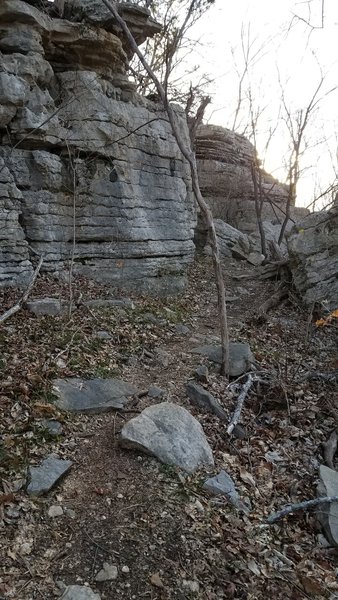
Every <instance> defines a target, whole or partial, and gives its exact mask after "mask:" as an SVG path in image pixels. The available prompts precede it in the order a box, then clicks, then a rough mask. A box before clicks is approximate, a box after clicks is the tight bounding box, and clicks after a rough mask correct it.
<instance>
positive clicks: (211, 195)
mask: <svg viewBox="0 0 338 600" xmlns="http://www.w3.org/2000/svg"><path fill="white" fill-rule="evenodd" d="M196 156H197V160H198V173H199V180H200V186H201V190H202V193H203V194H204V196H205V198H206V199H207V200H208V202H209V204H210V206H211V208H212V211H213V214H214V216H215V217H217V218H220V219H222V220H223V221H226V222H227V223H229V224H230V225H232V226H233V227H236V228H237V229H239V230H240V231H242V232H244V233H247V234H249V235H250V234H253V235H256V236H257V233H258V228H257V217H256V210H255V194H254V185H253V180H252V174H251V165H252V163H253V160H254V159H255V149H254V147H253V145H252V144H251V143H250V142H249V141H248V140H247V139H246V138H245V137H244V136H242V135H238V134H237V133H235V132H233V131H230V130H229V129H224V128H223V127H219V126H217V125H202V126H200V127H199V128H198V130H197V136H196ZM260 174H261V190H262V194H263V196H264V197H265V198H266V200H265V201H264V204H263V210H262V219H263V222H264V223H265V229H266V230H267V239H268V240H269V239H275V238H276V237H278V233H279V230H280V226H281V224H282V222H283V219H284V214H285V205H286V201H287V195H288V189H287V186H285V185H283V184H281V183H279V182H278V181H277V180H276V179H274V178H273V177H272V176H271V175H269V174H268V173H266V172H265V171H264V170H263V169H262V170H261V172H260ZM304 211H305V212H304ZM291 212H292V217H295V216H296V218H297V219H298V217H299V216H304V214H306V210H305V209H297V208H294V207H293V208H292V211H291ZM257 237H258V236H257Z"/></svg>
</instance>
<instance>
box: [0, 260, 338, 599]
mask: <svg viewBox="0 0 338 600" xmlns="http://www.w3.org/2000/svg"><path fill="white" fill-rule="evenodd" d="M253 272H254V271H253V270H252V269H251V268H250V267H248V266H247V265H246V264H244V263H242V262H238V261H236V262H235V261H234V262H232V263H231V264H229V265H228V266H227V293H228V296H229V298H230V301H229V303H228V308H229V323H230V331H231V337H232V339H236V340H238V341H248V342H249V343H250V345H251V348H252V351H253V352H254V354H255V357H256V360H257V363H258V368H259V369H265V370H267V371H269V373H273V374H274V379H275V383H274V385H272V386H271V387H270V388H269V389H267V390H266V389H259V388H257V389H255V391H252V393H251V394H250V396H249V398H248V401H247V403H246V405H245V409H244V411H243V423H242V424H243V427H244V432H245V437H244V439H237V438H229V437H228V436H227V435H226V432H225V428H224V424H221V423H220V421H219V420H218V419H217V418H216V417H213V416H210V415H207V414H202V413H201V412H199V411H198V410H197V409H196V408H195V407H192V406H191V405H189V402H188V399H187V397H186V395H185V391H184V384H185V383H186V381H187V380H188V379H189V378H191V377H192V372H193V370H194V368H195V367H196V366H197V365H198V364H202V363H205V364H206V361H204V360H203V359H202V358H201V357H198V356H196V355H194V354H192V353H191V350H192V349H193V347H194V346H196V345H198V344H201V343H203V342H204V341H215V340H216V338H217V335H218V333H217V306H216V304H215V297H216V294H215V286H214V283H213V281H212V272H211V267H210V263H209V262H208V260H207V259H204V260H203V261H202V262H200V263H198V264H197V265H196V266H195V267H194V270H193V272H192V273H191V277H190V286H189V289H188V291H187V293H186V295H185V296H184V297H183V298H181V299H180V300H179V301H175V302H167V303H164V302H159V303H156V302H153V303H151V302H150V303H148V304H147V303H146V302H145V301H144V302H143V303H138V302H137V301H136V308H135V309H134V311H133V312H131V313H128V314H126V312H124V313H123V311H122V312H121V311H120V313H119V316H116V315H115V316H114V319H115V320H114V322H112V321H109V319H111V316H109V315H108V312H107V311H90V312H89V311H87V310H85V309H84V308H83V309H79V311H77V313H78V316H74V318H73V321H72V323H71V324H70V325H69V324H68V326H67V327H65V326H64V325H62V322H61V321H60V323H61V324H60V323H59V322H58V321H55V320H54V325H53V323H52V322H50V320H46V321H44V323H43V324H44V325H45V328H44V334H43V335H42V333H41V321H40V322H39V320H38V319H32V318H31V317H27V314H25V315H19V316H18V317H17V319H13V321H11V324H10V326H9V327H12V328H14V330H12V333H11V330H10V329H9V330H8V328H7V329H6V331H5V334H4V337H3V339H2V343H3V344H4V347H5V344H7V345H6V348H5V350H4V356H5V359H4V360H5V363H6V365H5V366H6V368H7V370H6V368H4V377H3V382H4V383H5V384H6V381H7V382H8V381H11V384H12V388H10V386H9V384H7V387H6V385H5V386H4V388H3V389H2V396H1V400H2V409H3V416H4V423H5V426H6V427H7V428H9V430H7V436H6V435H4V436H3V440H4V441H5V445H4V448H5V450H6V454H5V455H4V457H3V466H4V471H3V472H4V475H3V477H4V480H5V483H6V481H7V482H10V481H13V479H15V477H18V475H17V474H18V473H20V472H23V462H24V461H26V463H27V462H28V463H32V462H34V461H35V462H38V460H39V459H40V457H42V456H44V455H45V454H46V453H47V450H48V452H50V451H56V452H58V454H59V455H60V456H63V457H65V458H71V459H72V460H73V461H74V465H73V467H72V469H71V471H70V473H69V474H68V475H67V476H66V478H65V479H64V480H63V481H62V482H61V483H60V484H59V485H58V486H57V487H56V488H55V490H53V491H52V492H50V493H49V494H48V496H47V497H44V498H39V499H31V498H28V497H27V496H26V494H25V493H24V492H19V493H17V494H15V495H14V497H13V498H11V499H10V500H11V501H6V502H5V501H4V500H3V502H2V517H3V521H2V528H1V529H0V536H1V541H2V544H1V549H0V598H1V597H3V598H6V599H7V598H15V599H16V600H30V599H33V598H46V599H47V598H48V599H50V598H53V597H57V596H58V595H59V594H60V589H61V588H62V584H61V583H60V582H62V583H63V584H66V585H70V584H75V583H77V584H79V585H85V584H88V585H90V586H91V587H92V588H93V589H95V590H96V591H97V592H99V593H100V594H101V598H102V600H113V599H115V598H121V599H141V598H149V599H150V598H151V599H153V600H160V599H168V600H171V599H176V598H177V599H189V598H200V599H206V600H216V599H217V600H218V599H222V598H238V599H242V598H243V599H244V598H245V599H256V598H257V599H261V598H262V599H263V598H268V597H271V598H281V599H282V598H283V599H284V598H285V597H289V598H292V599H296V598H304V597H305V598H309V597H310V598H312V597H317V598H318V597H321V598H328V599H329V598H331V599H332V600H333V598H335V597H336V596H334V594H335V593H337V594H338V585H337V583H336V577H335V568H336V566H337V565H336V564H335V562H336V558H335V551H333V550H331V549H327V548H324V547H322V546H320V545H319V543H318V540H317V535H318V530H317V528H316V521H315V517H314V516H311V515H310V516H309V515H305V514H298V515H296V516H294V517H291V518H289V519H288V520H287V521H285V522H283V524H278V525H276V526H273V527H266V526H263V527H262V523H263V522H264V518H266V516H267V515H268V514H269V513H270V512H271V511H273V510H275V509H276V508H278V507H280V506H281V505H284V504H286V503H287V502H290V501H292V502H294V501H299V500H302V499H304V498H311V497H313V495H314V494H315V483H316V479H317V472H318V464H319V463H320V462H321V461H322V457H321V454H320V443H321V442H323V441H325V440H326V439H327V437H328V435H329V433H330V431H331V430H332V429H333V428H334V426H335V421H334V418H333V417H332V410H331V412H330V410H329V409H330V408H331V409H332V407H333V408H334V402H335V399H334V394H335V390H334V388H333V386H332V385H330V384H327V385H326V386H325V387H324V386H323V384H311V385H310V384H308V383H307V384H304V382H302V381H301V379H302V374H303V373H304V372H305V371H308V370H311V369H318V370H330V368H331V369H332V365H333V360H334V358H333V353H334V345H335V343H336V331H319V330H318V331H317V330H315V328H314V327H313V325H312V324H311V323H310V322H309V316H308V314H307V313H306V312H304V311H303V310H302V309H300V308H299V306H298V305H297V303H296V302H295V303H294V304H290V303H288V304H287V305H284V306H282V307H279V308H278V310H276V311H275V312H272V313H271V315H269V318H268V320H267V322H266V323H264V324H262V325H257V324H255V323H256V321H255V320H254V319H253V312H254V310H255V309H256V308H257V307H258V306H259V305H260V304H261V303H262V302H263V301H264V300H265V299H266V298H267V297H268V296H269V294H271V292H272V289H273V284H271V283H266V282H261V281H259V280H258V279H234V278H233V276H236V277H237V276H239V275H245V274H246V275H252V273H253ZM48 285H49V286H50V285H51V284H50V282H49V283H48V282H47V281H46V282H45V283H41V290H37V295H38V292H40V293H41V292H45V290H47V289H48V295H52V292H53V289H50V288H48ZM43 286H45V288H43ZM102 293H103V292H102ZM46 295H47V294H46ZM231 298H233V300H231ZM10 300H11V298H10V297H8V298H7V302H10ZM151 315H152V316H151ZM77 320H78V321H77ZM56 322H57V323H58V324H57V325H55V323H56ZM178 323H179V324H180V325H182V324H183V325H185V326H186V327H187V328H189V330H187V331H186V332H185V333H182V332H181V331H182V328H180V327H177V324H178ZM109 327H110V329H109V331H111V332H112V339H111V340H110V341H109V342H102V341H100V342H98V341H97V340H96V342H93V336H92V334H93V331H94V330H101V329H107V328H109ZM77 328H78V329H79V331H78V333H75V334H74V331H75V332H76V331H77ZM39 330H40V331H39ZM51 331H52V334H51ZM18 332H21V342H20V343H19V344H18V342H17V343H16V345H15V344H14V341H13V339H12V338H13V336H16V335H17V334H18ZM44 336H46V337H44ZM53 336H54V337H53ZM72 336H73V341H71V342H70V340H71V339H72ZM77 338H78V339H77ZM51 339H52V340H54V341H53V342H51ZM48 340H49V347H48V345H47V344H48ZM74 340H75V341H74ZM69 344H70V345H69ZM18 345H19V346H20V347H18ZM67 345H68V346H69V347H68V350H67ZM65 348H66V351H64V350H65ZM158 349H160V350H161V351H164V352H165V353H167V355H166V356H165V358H163V356H164V355H163V352H162V353H161V352H160V353H158ZM63 351H64V352H63ZM60 353H61V354H60ZM58 355H59V356H58ZM57 356H58V358H57V360H56V361H55V357H57ZM60 359H61V360H60ZM13 361H14V367H13ZM15 361H18V362H19V363H20V368H21V369H22V373H23V376H22V378H21V379H22V381H23V383H22V381H21V383H19V382H18V381H16V380H15ZM53 361H54V362H53ZM57 361H59V362H57ZM54 363H55V364H56V366H55V364H54ZM29 365H31V366H30V367H29ZM42 365H47V367H45V372H44V374H43V377H42V382H41V381H40V380H39V379H38V375H39V373H40V375H41V369H43V366H42ZM98 367H99V368H98ZM100 370H101V372H102V374H103V375H104V376H110V375H112V374H113V373H114V372H115V371H116V370H117V372H118V373H119V375H120V376H121V377H122V378H123V379H125V380H126V381H129V382H130V383H133V384H135V385H136V386H137V387H138V389H140V390H147V389H148V388H149V386H150V385H152V384H155V385H157V386H158V387H160V388H161V389H163V391H164V396H163V399H164V400H169V401H171V402H174V403H178V404H180V405H182V406H184V407H186V408H187V409H188V410H190V411H191V413H192V414H193V415H194V416H195V417H196V418H197V419H198V420H199V421H200V422H201V424H202V426H203V428H204V431H205V432H206V435H207V437H208V440H209V442H210V444H211V445H212V448H213V452H214V456H215V470H214V473H215V472H218V471H219V470H220V469H225V470H226V471H227V472H229V474H231V476H232V477H233V479H234V480H235V482H236V486H237V488H238V491H239V492H240V494H241V496H242V497H243V498H244V499H246V501H247V502H248V503H249V504H250V505H251V508H252V510H251V512H250V514H249V515H243V514H239V513H237V512H236V511H235V510H234V509H233V508H232V507H231V506H230V505H229V504H228V503H226V502H216V501H215V500H212V499H210V498H208V497H207V496H206V495H205V493H204V492H203V490H202V488H201V484H202V483H203V480H204V478H205V473H197V474H196V475H194V476H189V477H188V476H185V475H182V474H180V473H178V472H176V470H175V469H174V468H171V467H167V466H165V465H161V464H159V463H158V462H157V461H156V460H155V459H153V458H150V457H148V456H144V455H139V454H138V453H135V452H131V451H127V450H122V449H120V448H119V446H118V439H119V432H120V430H121V428H122V427H123V424H124V423H125V421H126V420H128V419H129V418H132V416H133V413H126V414H123V413H115V414H105V415H98V416H90V417H89V416H77V417H75V418H74V417H72V418H70V417H64V423H63V425H64V436H62V437H61V438H60V439H58V440H56V441H55V440H51V439H45V438H42V439H40V442H39V443H38V442H37V441H36V439H35V438H34V435H33V436H32V435H31V436H29V435H27V432H30V431H33V432H35V433H36V429H34V421H35V420H36V419H37V418H38V417H41V416H46V415H47V416H50V415H51V416H56V417H57V418H61V419H62V418H63V417H62V415H60V414H58V413H57V412H56V411H55V408H54V407H53V405H49V402H48V393H47V392H48V389H49V388H48V385H47V382H50V380H51V379H52V377H54V376H57V375H58V376H60V375H62V376H69V375H70V374H71V375H74V374H81V375H82V374H85V375H90V374H92V375H98V374H100ZM9 378H11V379H10V380H9ZM34 378H35V379H34ZM25 382H26V383H25ZM14 384H15V385H14ZM20 385H21V386H22V385H26V386H27V387H28V391H27V390H26V391H25V390H24V391H22V390H21V391H20V387H19V386H20ZM226 386H227V381H226V380H224V379H222V378H220V377H219V376H218V374H217V372H216V370H215V369H214V370H213V368H212V367H211V368H210V375H209V383H208V384H207V385H206V387H207V389H209V391H211V392H212V393H213V394H214V395H215V396H216V397H217V398H218V399H219V400H220V401H221V402H223V404H224V408H225V410H226V411H228V412H229V418H230V415H231V411H232V409H233V407H234V399H233V400H232V399H231V398H229V394H228V392H226ZM9 388H10V389H9ZM42 390H44V395H43V396H41V394H42ZM20 394H21V395H20ZM24 394H26V396H24ZM15 395H16V396H15ZM22 396H24V398H23V399H22ZM15 398H16V404H17V406H16V404H15V402H14V399H15ZM157 401H158V400H153V399H151V398H149V396H147V395H145V396H143V397H142V398H141V399H140V401H139V403H138V404H137V406H136V407H135V411H141V410H142V409H143V408H144V407H145V406H148V405H149V404H151V403H154V402H157ZM160 401H161V400H160ZM48 406H51V407H52V408H51V409H50V415H48V414H47V413H48V411H49V408H48ZM25 412H26V414H25ZM14 413H15V414H14ZM11 419H12V421H11ZM18 423H19V424H20V427H21V429H20V428H19V431H18ZM8 431H9V434H8ZM13 439H14V440H16V443H17V455H18V456H17V458H18V466H17V468H15V464H14V462H15V461H14V462H13V457H15V453H16V449H15V448H14V451H13V443H14V442H13ZM23 442H24V443H25V448H26V450H25V455H24V457H22V456H21V457H20V452H21V448H22V444H23ZM6 444H7V445H8V447H7V446H6ZM11 444H12V445H11ZM29 445H31V446H30V447H29ZM19 458H21V459H22V460H21V462H20V460H19ZM6 461H7V464H6ZM16 473H17V474H16ZM15 474H16V475H15ZM3 492H6V489H5V486H4V489H3ZM0 498H1V496H0ZM51 506H60V507H62V511H63V514H62V515H60V516H58V517H54V518H52V517H49V516H48V510H49V508H50V507H51ZM11 515H12V516H11ZM103 563H109V564H111V565H116V566H117V568H118V576H117V579H116V580H113V581H106V582H102V583H98V582H97V581H96V580H95V578H96V575H97V573H98V572H99V571H100V570H101V568H102V565H103ZM58 582H59V583H58ZM337 597H338V596H337Z"/></svg>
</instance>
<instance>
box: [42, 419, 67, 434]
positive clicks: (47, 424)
mask: <svg viewBox="0 0 338 600" xmlns="http://www.w3.org/2000/svg"><path fill="white" fill-rule="evenodd" d="M38 425H40V426H41V427H43V428H44V429H47V431H48V433H49V435H54V436H58V435H61V434H62V433H63V427H62V423H60V421H55V420H54V419H41V420H40V421H38Z"/></svg>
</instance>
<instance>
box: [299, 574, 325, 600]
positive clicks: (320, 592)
mask: <svg viewBox="0 0 338 600" xmlns="http://www.w3.org/2000/svg"><path fill="white" fill-rule="evenodd" d="M299 579H300V580H301V582H302V585H303V588H304V590H305V592H306V593H307V594H309V595H311V596H320V597H321V598H324V596H325V589H324V588H323V586H322V585H321V584H320V583H319V581H316V579H314V578H313V577H309V576H308V575H302V574H300V575H299Z"/></svg>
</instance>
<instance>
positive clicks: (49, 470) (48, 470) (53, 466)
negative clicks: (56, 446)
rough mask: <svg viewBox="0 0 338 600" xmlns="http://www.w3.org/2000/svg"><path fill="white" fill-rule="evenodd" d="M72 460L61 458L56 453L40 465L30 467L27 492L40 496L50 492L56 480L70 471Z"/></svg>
mask: <svg viewBox="0 0 338 600" xmlns="http://www.w3.org/2000/svg"><path fill="white" fill-rule="evenodd" d="M72 464H73V463H72V461H71V460H61V459H60V458H58V457H57V456H55V455H54V454H50V455H49V456H47V458H45V459H44V460H43V461H42V463H41V465H40V466H39V467H29V468H28V477H29V480H30V483H29V485H28V486H27V492H28V494H30V495H31V496H40V495H41V494H45V493H47V492H49V490H50V489H51V488H52V487H53V486H54V485H55V484H56V482H57V481H58V480H59V479H60V478H61V477H62V476H63V475H65V474H66V473H67V471H69V469H70V467H71V466H72Z"/></svg>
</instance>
